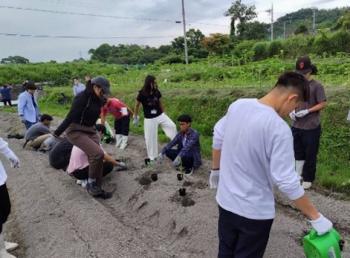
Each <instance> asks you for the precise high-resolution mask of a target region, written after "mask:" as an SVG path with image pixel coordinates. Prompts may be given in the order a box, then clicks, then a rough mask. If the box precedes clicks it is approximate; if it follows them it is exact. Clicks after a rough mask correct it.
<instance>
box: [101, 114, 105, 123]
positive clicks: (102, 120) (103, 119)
mask: <svg viewBox="0 0 350 258" xmlns="http://www.w3.org/2000/svg"><path fill="white" fill-rule="evenodd" d="M105 123H106V115H105V114H103V113H101V124H102V125H105Z"/></svg>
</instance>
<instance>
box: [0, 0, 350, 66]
mask: <svg viewBox="0 0 350 258" xmlns="http://www.w3.org/2000/svg"><path fill="white" fill-rule="evenodd" d="M243 2H244V3H246V4H255V5H256V7H257V11H258V20H259V21H264V22H269V17H268V15H267V13H266V12H265V10H266V9H268V8H270V6H271V2H269V1H264V0H255V1H254V0H248V1H244V0H243ZM231 3H232V1H231V0H185V5H186V18H187V20H188V22H189V28H198V29H200V30H201V31H202V32H203V33H204V34H206V35H208V34H210V33H214V32H221V33H229V19H228V18H227V17H224V15H223V14H224V12H225V11H226V10H227V9H228V8H229V7H230V5H231ZM349 5H350V3H349V0H292V1H291V0H279V1H275V4H274V9H275V17H276V18H278V17H279V16H282V15H284V14H285V13H288V12H293V11H296V10H298V9H300V8H308V7H313V6H316V7H318V8H334V7H343V6H349ZM0 6H1V7H4V6H12V7H21V8H36V9H45V10H55V11H64V12H79V13H93V14H97V15H111V16H119V17H120V16H122V17H125V18H123V19H115V18H102V17H93V16H78V15H68V14H53V13H43V12H34V11H27V10H15V9H8V8H0V25H1V26H0V34H1V33H20V34H32V35H61V36H90V37H125V38H118V39H55V38H31V37H8V36H2V35H0V59H1V58H4V57H7V56H9V55H20V56H24V57H26V58H29V59H30V61H33V62H38V61H49V60H57V61H67V60H73V59H76V58H79V57H83V58H88V57H89V55H88V50H89V49H90V48H96V47H98V46H99V45H100V44H101V43H105V42H106V43H109V44H115V45H117V44H120V43H123V44H130V43H136V44H141V45H150V46H159V45H162V44H168V43H170V41H171V40H172V39H173V38H175V37H177V36H181V35H182V34H183V31H182V25H181V24H176V23H175V21H176V20H181V0H0ZM127 17H131V18H132V17H137V18H142V19H143V18H146V19H158V20H168V22H167V21H161V22H160V21H158V22H154V21H149V20H137V19H126V18H127ZM172 21H173V22H172ZM127 37H132V38H127ZM141 37H147V38H141Z"/></svg>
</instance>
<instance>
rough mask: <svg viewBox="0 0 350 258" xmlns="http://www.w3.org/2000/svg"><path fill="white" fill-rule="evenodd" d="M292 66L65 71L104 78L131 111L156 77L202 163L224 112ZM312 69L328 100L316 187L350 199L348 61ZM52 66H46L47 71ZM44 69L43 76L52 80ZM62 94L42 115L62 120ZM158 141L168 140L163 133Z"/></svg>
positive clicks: (51, 96) (46, 103)
mask: <svg viewBox="0 0 350 258" xmlns="http://www.w3.org/2000/svg"><path fill="white" fill-rule="evenodd" d="M293 63H294V61H293V60H286V61H285V60H284V61H283V60H279V59H270V60H265V61H261V62H254V63H249V64H247V65H241V66H233V67H231V63H230V61H229V60H221V61H216V62H215V63H210V64H208V63H206V62H204V63H196V64H191V65H189V66H188V67H185V66H184V65H167V66H149V67H146V68H144V69H130V70H127V71H126V70H123V69H121V68H120V67H119V66H115V65H104V64H101V65H96V64H94V65H91V64H81V63H80V64H75V65H69V68H70V69H73V70H74V71H73V73H75V75H80V76H83V75H84V74H85V73H91V74H103V75H105V76H107V77H108V78H110V80H111V81H112V85H113V86H112V92H113V95H115V96H117V97H119V98H121V99H123V100H124V101H125V102H126V103H127V104H128V105H130V106H131V107H133V105H134V99H135V96H136V94H137V90H138V89H139V88H140V87H141V85H142V81H143V79H144V77H145V76H146V75H147V74H149V73H151V74H154V75H155V76H156V77H157V78H158V84H159V87H160V90H161V92H162V94H163V99H164V102H165V107H166V113H167V114H168V115H169V116H170V117H171V118H172V119H173V120H174V121H175V120H176V117H177V116H178V115H180V114H181V113H188V114H190V115H192V116H193V120H194V122H193V127H194V128H195V129H197V130H198V131H199V132H200V133H201V144H202V151H203V153H204V156H205V157H209V156H210V151H211V147H210V146H211V135H212V128H213V125H214V124H215V122H216V121H217V120H218V119H219V118H220V117H221V116H222V115H223V114H224V113H225V112H226V110H227V108H228V106H229V104H230V103H231V102H233V101H234V100H235V99H237V98H240V97H260V96H262V95H263V94H264V93H265V92H267V91H268V89H270V88H271V87H272V86H273V84H274V82H275V81H276V78H277V76H278V75H279V74H280V73H281V72H283V71H285V70H292V69H293ZM315 63H316V64H318V68H319V75H318V76H317V79H318V80H320V81H321V82H322V83H323V84H324V85H325V87H326V92H327V96H328V106H327V108H326V110H325V111H324V112H323V113H322V126H323V135H322V141H321V148H320V154H319V162H318V174H317V182H318V184H319V185H320V186H323V187H325V188H327V189H330V190H336V191H340V192H345V193H348V194H350V124H347V123H346V121H345V119H346V114H347V112H348V110H349V107H350V59H349V58H328V59H316V60H315ZM50 65H52V64H47V69H49V68H50ZM55 66H60V65H56V64H55ZM40 67H45V65H40ZM23 68H24V69H26V68H25V67H23ZM28 69H32V68H29V67H28ZM47 69H46V74H48V75H47V76H48V77H50V76H49V72H48V71H47ZM39 70H40V69H37V71H39ZM65 71H67V68H65ZM60 92H64V93H65V94H66V95H69V96H71V94H72V93H71V86H60V87H50V88H47V89H46V97H45V98H43V99H42V101H41V109H42V111H43V112H47V113H50V114H53V115H56V116H60V117H64V115H65V114H66V113H67V112H68V109H69V105H66V106H61V105H58V104H57V100H58V96H59V95H58V93H60ZM240 122H242V121H240ZM131 128H132V131H133V132H134V133H137V134H142V132H143V130H142V126H139V127H136V128H135V127H133V126H132V127H131ZM160 138H161V140H163V141H165V140H166V138H165V136H164V134H163V133H162V132H161V130H160Z"/></svg>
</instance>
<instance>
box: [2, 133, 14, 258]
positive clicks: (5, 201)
mask: <svg viewBox="0 0 350 258" xmlns="http://www.w3.org/2000/svg"><path fill="white" fill-rule="evenodd" d="M0 153H1V154H3V155H4V156H5V157H6V158H7V159H8V160H9V161H10V163H11V166H12V167H13V168H19V159H18V157H17V156H16V154H14V153H13V151H12V150H11V149H10V148H9V147H8V144H7V142H5V141H4V140H3V139H2V138H1V137H0ZM6 180H7V175H6V171H5V168H4V166H3V165H2V162H1V161H0V257H4V258H5V257H6V258H15V256H13V255H11V254H9V253H8V252H7V251H11V250H14V249H15V248H17V247H18V244H16V243H9V242H5V241H4V236H3V234H2V227H3V224H5V222H6V221H7V218H8V216H9V215H10V212H11V202H10V197H9V193H8V191H7V187H6Z"/></svg>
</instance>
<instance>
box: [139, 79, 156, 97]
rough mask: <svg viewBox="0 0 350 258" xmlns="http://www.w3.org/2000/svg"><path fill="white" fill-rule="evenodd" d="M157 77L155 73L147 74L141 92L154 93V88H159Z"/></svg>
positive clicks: (144, 93)
mask: <svg viewBox="0 0 350 258" xmlns="http://www.w3.org/2000/svg"><path fill="white" fill-rule="evenodd" d="M155 81H156V77H154V76H153V75H147V76H146V78H145V82H144V84H143V87H142V89H141V92H142V94H143V95H146V96H148V95H151V94H152V93H153V90H158V87H157V84H156V83H155ZM152 84H153V85H154V89H152Z"/></svg>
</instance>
